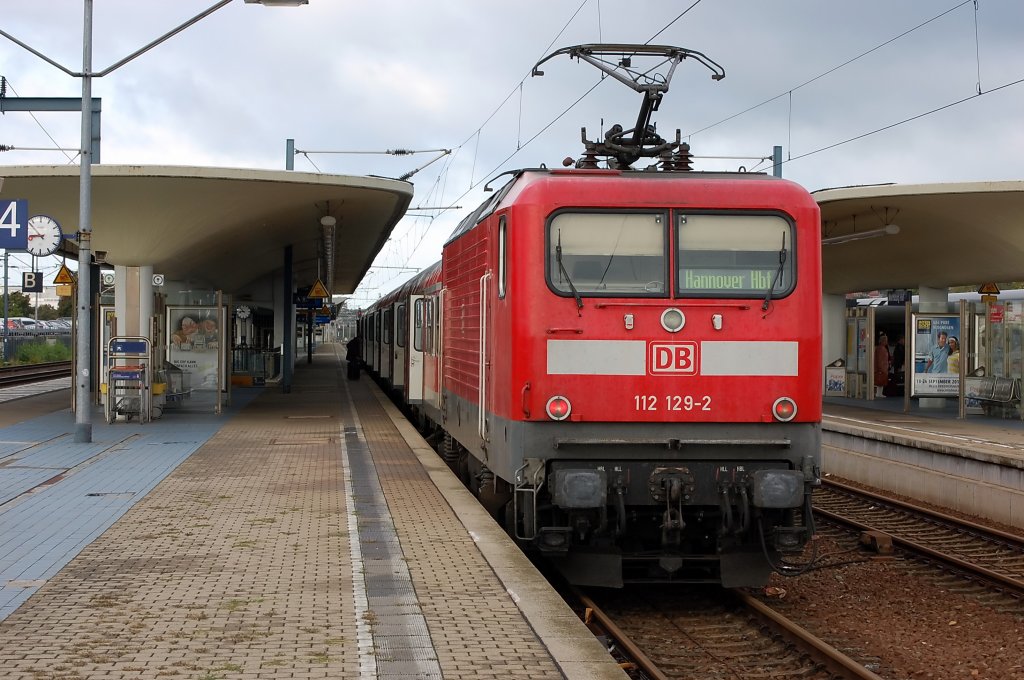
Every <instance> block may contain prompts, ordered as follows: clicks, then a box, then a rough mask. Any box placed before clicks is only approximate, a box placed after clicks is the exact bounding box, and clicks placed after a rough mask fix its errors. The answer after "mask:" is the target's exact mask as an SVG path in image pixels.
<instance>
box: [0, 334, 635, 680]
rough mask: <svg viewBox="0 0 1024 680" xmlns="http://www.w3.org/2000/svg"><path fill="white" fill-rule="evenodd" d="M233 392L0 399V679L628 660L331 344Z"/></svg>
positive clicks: (562, 671) (526, 674)
mask: <svg viewBox="0 0 1024 680" xmlns="http://www.w3.org/2000/svg"><path fill="white" fill-rule="evenodd" d="M55 394H58V395H60V394H63V395H65V398H66V394H67V392H66V391H65V392H62V393H55ZM47 400H49V401H47ZM234 402H235V403H234V404H233V405H232V406H231V407H230V408H228V409H227V410H226V411H225V413H224V414H223V415H220V416H216V415H214V414H212V413H200V412H192V411H189V412H181V413H174V412H167V413H165V415H164V417H163V418H162V419H161V420H159V421H155V422H154V423H151V424H148V425H135V424H130V423H115V424H113V425H106V424H105V423H102V419H101V418H99V417H96V418H94V419H93V423H94V426H93V427H94V430H93V440H94V441H93V443H92V444H74V443H73V442H71V441H70V438H71V433H72V432H73V429H74V417H73V414H71V412H70V411H69V410H68V409H67V407H66V405H65V406H63V407H59V406H58V408H60V409H61V410H58V411H56V412H47V413H45V414H43V415H39V416H37V417H30V416H31V415H32V412H33V410H34V409H38V410H41V411H46V410H49V409H52V407H53V406H54V404H56V403H57V398H55V397H53V396H52V395H51V396H42V397H33V398H31V399H20V400H15V401H12V402H7V403H5V404H4V405H3V407H2V409H0V413H2V415H0V560H2V562H0V598H3V599H0V617H2V618H3V620H2V622H0V669H2V670H0V677H3V678H32V679H33V680H41V679H44V678H54V679H56V678H74V679H79V678H81V679H85V678H146V679H149V678H199V679H202V680H214V679H215V678H224V679H225V680H227V679H229V678H242V679H249V678H377V677H380V678H488V679H493V678H496V677H507V678H563V677H566V678H587V679H588V680H597V679H601V678H620V679H621V678H624V677H625V674H624V673H623V672H622V671H621V670H620V669H619V668H618V666H617V665H616V664H615V663H614V662H613V661H612V659H611V657H610V656H609V655H608V654H607V653H606V652H605V650H604V649H603V648H602V646H601V645H600V644H599V643H598V642H597V641H596V640H595V639H594V638H593V636H592V635H591V634H590V633H589V631H587V629H586V628H585V627H584V626H583V625H582V624H581V623H580V622H579V620H578V618H577V617H576V616H575V615H574V614H573V613H572V612H571V611H570V610H569V609H568V608H567V607H566V606H565V605H564V603H562V601H561V600H560V599H559V598H558V597H557V595H556V594H555V593H554V592H553V591H552V589H551V588H550V586H548V585H547V583H545V582H544V581H543V579H541V578H540V577H539V576H538V574H537V573H536V571H535V570H534V569H533V567H532V565H530V564H529V562H528V561H527V560H526V559H525V558H524V557H523V556H522V554H521V553H520V552H519V551H518V550H517V549H516V548H515V547H514V546H513V545H512V544H511V542H510V541H509V540H508V538H507V537H506V536H505V534H504V532H502V531H501V530H500V529H499V528H498V527H497V525H495V524H494V523H493V522H492V521H491V520H490V518H489V517H488V516H487V515H486V513H485V512H484V511H483V510H482V509H481V508H480V506H479V505H478V504H477V503H476V501H475V500H474V499H473V498H472V497H471V496H470V495H469V494H468V492H466V491H465V490H464V489H463V488H462V487H461V486H460V485H459V484H458V482H457V480H456V479H455V478H454V476H453V475H451V474H450V472H449V471H448V469H447V467H446V466H445V465H444V464H443V462H442V461H441V460H440V459H439V458H438V457H437V456H436V454H435V453H434V452H433V451H432V450H431V449H429V447H427V446H426V444H425V443H424V442H423V441H422V439H420V438H419V437H418V435H417V434H416V432H415V430H414V429H413V428H412V426H411V425H409V424H408V423H407V422H405V421H404V420H402V419H401V417H400V415H399V414H397V412H396V411H395V409H394V407H393V406H392V405H391V404H390V403H388V402H387V401H386V400H384V399H383V397H382V396H381V395H380V393H379V391H378V390H377V389H376V387H375V386H373V385H372V384H371V383H370V382H369V381H368V380H367V379H365V377H364V379H363V380H360V381H354V382H349V381H346V380H345V379H344V372H343V370H342V364H341V362H340V360H339V359H338V357H337V355H336V354H335V351H334V348H333V347H332V346H330V345H324V346H321V347H320V348H319V350H318V352H317V354H315V355H314V357H313V363H312V364H310V365H306V364H300V365H299V366H297V368H296V373H295V380H294V383H293V388H292V391H291V393H290V394H283V393H282V392H281V391H280V390H279V389H276V388H273V387H268V388H265V389H251V390H239V391H236V392H235V399H234ZM16 411H17V412H18V413H17V414H15V412H16ZM19 416H20V417H21V419H20V420H18V419H17V418H18V417H19Z"/></svg>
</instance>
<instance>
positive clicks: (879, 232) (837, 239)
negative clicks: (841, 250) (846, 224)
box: [821, 224, 900, 246]
mask: <svg viewBox="0 0 1024 680" xmlns="http://www.w3.org/2000/svg"><path fill="white" fill-rule="evenodd" d="M898 233H900V227H899V225H898V224H887V225H885V226H884V227H880V228H878V229H869V230H868V231H860V232H854V233H852V234H843V235H842V236H832V237H830V238H823V239H821V245H823V246H833V245H836V244H837V243H849V242H850V241H861V240H863V239H866V238H877V237H879V236H893V235H895V234H898Z"/></svg>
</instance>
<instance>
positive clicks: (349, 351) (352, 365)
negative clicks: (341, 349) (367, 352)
mask: <svg viewBox="0 0 1024 680" xmlns="http://www.w3.org/2000/svg"><path fill="white" fill-rule="evenodd" d="M345 350H346V352H345V361H346V362H347V363H348V379H349V380H359V361H360V359H361V356H362V353H363V339H362V338H360V337H359V336H358V335H357V336H356V337H354V338H352V339H351V340H349V341H348V344H347V345H345Z"/></svg>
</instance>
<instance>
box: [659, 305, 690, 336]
mask: <svg viewBox="0 0 1024 680" xmlns="http://www.w3.org/2000/svg"><path fill="white" fill-rule="evenodd" d="M685 325H686V316H685V315H684V314H683V312H682V311H681V310H678V309H675V308H670V309H666V310H665V311H664V312H662V313H661V327H662V328H664V329H665V330H667V331H668V332H669V333H678V332H679V331H680V330H682V328H683V326H685Z"/></svg>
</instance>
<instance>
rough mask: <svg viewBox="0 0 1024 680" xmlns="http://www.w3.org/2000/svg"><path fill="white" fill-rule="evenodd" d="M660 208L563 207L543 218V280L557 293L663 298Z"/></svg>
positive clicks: (664, 238)
mask: <svg viewBox="0 0 1024 680" xmlns="http://www.w3.org/2000/svg"><path fill="white" fill-rule="evenodd" d="M666 224H667V219H666V215H665V214H664V213H635V212H616V213H608V212H562V213H558V214H557V215H555V216H554V217H553V218H551V220H550V222H549V223H548V233H547V241H548V258H547V260H548V262H547V273H548V282H549V285H550V286H551V288H552V289H553V290H554V291H555V292H557V293H559V294H561V295H577V294H578V295H586V296H601V295H615V296H629V297H641V296H643V297H663V296H664V295H665V293H666V291H667V286H666V285H665V281H666V280H667V278H668V277H667V262H668V258H667V257H666V252H667V250H668V247H667V231H666V228H665V225H666Z"/></svg>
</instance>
